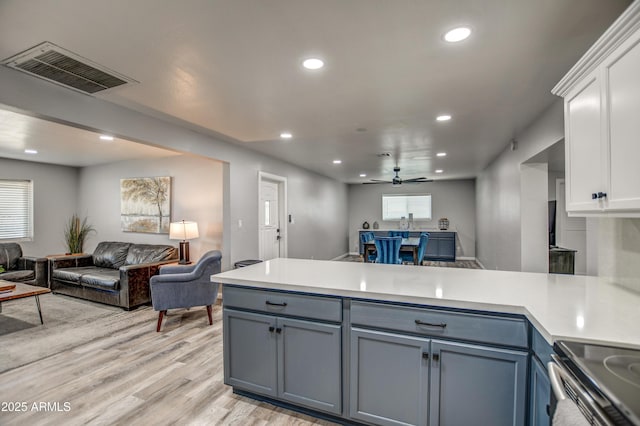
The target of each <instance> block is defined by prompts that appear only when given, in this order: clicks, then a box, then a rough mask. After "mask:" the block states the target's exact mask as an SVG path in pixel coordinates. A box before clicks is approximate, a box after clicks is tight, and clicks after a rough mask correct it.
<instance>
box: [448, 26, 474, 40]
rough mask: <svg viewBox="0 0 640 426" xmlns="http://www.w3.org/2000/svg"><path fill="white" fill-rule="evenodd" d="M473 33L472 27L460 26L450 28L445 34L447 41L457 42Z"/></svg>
mask: <svg viewBox="0 0 640 426" xmlns="http://www.w3.org/2000/svg"><path fill="white" fill-rule="evenodd" d="M470 35H471V28H468V27H458V28H454V29H452V30H449V31H447V32H446V34H445V35H444V39H445V41H448V42H450V43H456V42H458V41H462V40H464V39H466V38H467V37H469V36H470Z"/></svg>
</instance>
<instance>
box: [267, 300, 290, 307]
mask: <svg viewBox="0 0 640 426" xmlns="http://www.w3.org/2000/svg"><path fill="white" fill-rule="evenodd" d="M264 303H266V304H267V305H269V306H282V307H284V306H287V302H282V303H275V302H270V301H268V300H267V301H266V302H264Z"/></svg>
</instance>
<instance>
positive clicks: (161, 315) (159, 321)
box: [156, 311, 167, 332]
mask: <svg viewBox="0 0 640 426" xmlns="http://www.w3.org/2000/svg"><path fill="white" fill-rule="evenodd" d="M166 313H167V311H160V312H158V326H157V327H156V332H160V327H161V326H162V317H164V315H165V314H166Z"/></svg>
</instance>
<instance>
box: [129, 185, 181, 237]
mask: <svg viewBox="0 0 640 426" xmlns="http://www.w3.org/2000/svg"><path fill="white" fill-rule="evenodd" d="M170 219H171V177H170V176H162V177H147V178H128V179H120V224H121V228H122V230H123V231H125V232H145V233H153V234H168V233H169V222H170Z"/></svg>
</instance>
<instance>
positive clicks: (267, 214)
mask: <svg viewBox="0 0 640 426" xmlns="http://www.w3.org/2000/svg"><path fill="white" fill-rule="evenodd" d="M269 225H271V201H269V200H267V201H265V202H264V226H269Z"/></svg>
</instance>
